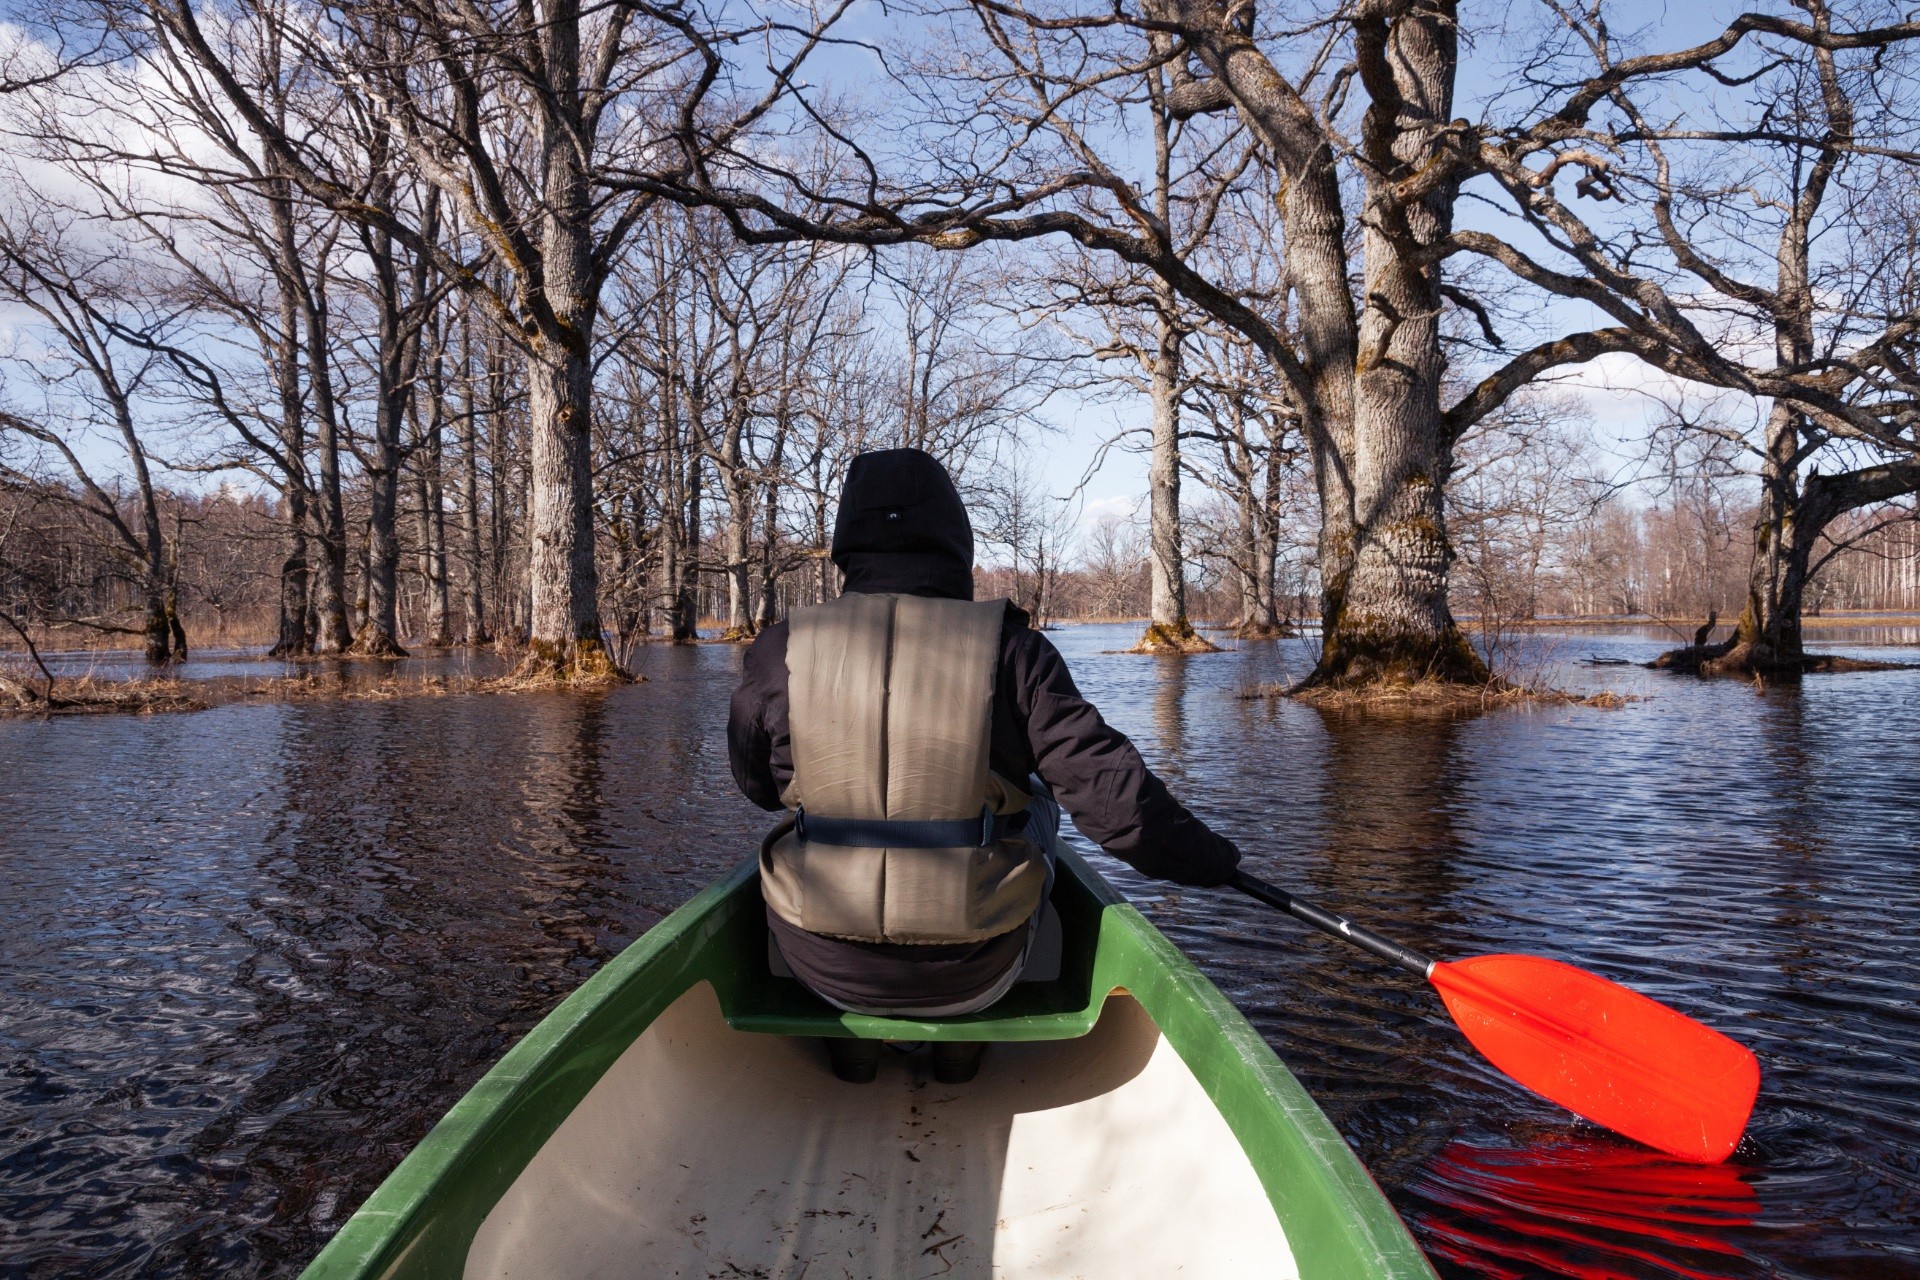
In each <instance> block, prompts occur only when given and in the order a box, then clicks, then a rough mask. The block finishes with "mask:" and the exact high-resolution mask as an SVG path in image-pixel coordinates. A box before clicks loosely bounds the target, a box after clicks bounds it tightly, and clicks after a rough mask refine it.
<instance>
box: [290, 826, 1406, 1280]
mask: <svg viewBox="0 0 1920 1280" xmlns="http://www.w3.org/2000/svg"><path fill="white" fill-rule="evenodd" d="M1052 901H1053V905H1054V908H1055V912H1056V914H1057V919H1058V928H1057V931H1054V932H1053V946H1052V948H1051V949H1052V950H1053V951H1054V953H1055V955H1054V957H1053V958H1051V959H1049V960H1047V961H1045V962H1044V963H1041V964H1036V965H1034V966H1032V967H1030V969H1029V971H1028V972H1029V974H1030V975H1031V974H1033V973H1034V971H1035V970H1040V971H1041V976H1040V977H1039V978H1038V979H1037V980H1033V981H1025V982H1022V983H1020V984H1019V985H1017V986H1015V987H1014V988H1013V990H1012V991H1011V992H1010V993H1009V994H1008V995H1007V996H1006V997H1005V998H1004V999H1002V1000H1001V1001H1000V1002H999V1003H998V1004H997V1005H995V1006H994V1007H993V1008H991V1009H989V1010H986V1011H984V1012H982V1013H979V1014H974V1015H970V1016H967V1017H961V1018H953V1019H945V1020H940V1021H928V1020H919V1019H893V1018H875V1017H866V1016H862V1015H857V1014H844V1013H840V1012H838V1011H836V1010H834V1009H832V1008H830V1007H829V1006H827V1005H826V1004H824V1003H822V1002H821V1001H819V1000H817V999H815V998H814V997H813V996H811V995H810V994H809V993H808V992H807V991H806V990H805V989H804V988H802V987H801V986H800V985H799V984H798V983H797V982H795V981H794V980H793V979H792V978H791V977H782V976H779V974H778V973H777V972H776V969H777V968H778V966H777V963H776V962H775V961H773V960H772V959H770V953H769V947H768V935H767V930H766V922H765V918H764V915H763V912H762V907H761V902H760V892H759V882H758V879H757V871H756V869H755V866H754V864H753V863H752V862H751V861H749V862H747V863H745V864H743V865H742V866H740V867H739V868H738V869H737V870H735V871H734V872H733V873H732V874H731V875H729V876H727V877H725V878H723V879H722V880H720V881H719V882H718V883H716V884H714V885H712V886H711V887H709V888H708V889H706V890H704V891H703V892H701V893H700V894H699V895H698V896H697V897H695V898H694V899H693V900H692V901H690V902H688V903H687V904H686V905H685V906H683V907H681V908H680V909H679V910H678V911H676V912H674V913H673V914H672V915H671V916H669V917H667V919H665V920H663V921H662V922H661V923H660V924H658V925H656V926H655V927H654V928H653V929H651V930H649V931H648V932H647V933H646V935H645V936H643V937H642V938H641V939H640V940H639V941H637V942H635V943H634V944H633V945H632V946H630V947H628V948H627V949H626V950H625V951H624V952H622V953H621V955H620V956H619V957H618V958H616V959H615V960H613V961H612V962H610V963H609V964H607V965H606V966H605V967H604V968H603V969H601V970H600V972H598V973H597V974H595V975H594V976H593V977H592V978H591V979H590V980H589V981H588V982H587V983H586V984H585V985H583V986H582V987H581V988H580V989H579V990H578V991H576V992H574V993H573V994H572V995H571V996H569V997H568V998H567V999H566V1001H565V1002H563V1003H562V1004H561V1005H560V1006H559V1008H557V1009H556V1010H555V1011H554V1012H553V1013H552V1014H551V1015H550V1016H548V1017H547V1018H546V1019H545V1020H543V1021H542V1022H541V1023H540V1024H539V1025H538V1026H537V1027H535V1028H534V1029H533V1030H532V1031H531V1032H529V1033H528V1034H527V1036H526V1038H525V1039H523V1040H522V1041H520V1043H519V1044H517V1045H516V1046H514V1048H513V1049H512V1050H510V1051H509V1052H508V1053H507V1055H506V1056H505V1057H503V1058H502V1059H501V1060H500V1062H499V1064H498V1065H496V1066H495V1067H494V1068H493V1069H492V1070H491V1071H489V1072H488V1073H487V1074H486V1076H485V1077H484V1078H483V1079H482V1080H481V1081H480V1082H479V1083H478V1084H477V1085H475V1086H474V1087H473V1090H472V1091H471V1092H470V1093H468V1094H467V1095H466V1097H464V1098H462V1099H461V1100H460V1102H459V1103H458V1104H456V1105H455V1106H454V1108H453V1109H452V1110H451V1111H449V1112H448V1113H447V1115H446V1116H445V1118H444V1119H442V1120H441V1121H440V1123H439V1124H438V1125H437V1126H435V1128H434V1130H433V1131H432V1132H431V1133H430V1134H428V1135H427V1137H426V1139H425V1140H424V1141H422V1142H421V1144H420V1145H419V1147H417V1148H416V1149H415V1150H414V1151H413V1152H412V1154H410V1155H409V1156H408V1157H407V1158H406V1160H405V1161H403V1162H402V1163H401V1164H400V1166H399V1167H398V1168H397V1169H395V1170H394V1172H393V1174H392V1175H391V1176H390V1177H388V1178H387V1180H386V1181H385V1182H384V1183H382V1184H381V1186H380V1187H379V1189H378V1190H376V1191H375V1192H374V1193H373V1195H372V1196H371V1197H369V1198H368V1200H367V1202H366V1203H365V1204H364V1205H363V1206H362V1207H361V1208H360V1210H359V1212H357V1213H355V1214H354V1215H353V1217H352V1218H351V1219H350V1220H349V1221H348V1222H347V1223H346V1225H345V1226H343V1227H342V1228H341V1229H340V1231H339V1233H338V1234H337V1235H336V1236H335V1237H334V1238H333V1240H332V1242H331V1243H329V1244H328V1245H327V1247H326V1248H325V1250H324V1251H322V1252H321V1254H320V1255H319V1257H317V1258H316V1259H315V1260H314V1262H313V1264H312V1265H311V1266H309V1267H308V1268H307V1270H306V1272H305V1276H306V1280H347V1278H352V1280H375V1278H376V1277H378V1278H379V1280H413V1278H423V1280H424V1278H429V1277H431V1278H434V1280H442V1278H445V1280H451V1278H453V1277H462V1278H464V1280H482V1278H486V1280H496V1278H497V1280H507V1278H508V1277H540V1278H555V1280H557V1278H562V1277H580V1278H585V1277H649V1278H651V1277H689V1278H691V1277H701V1278H702V1280H704V1278H706V1277H721V1276H762V1277H771V1278H788V1280H800V1278H801V1277H804V1278H805V1280H872V1278H874V1277H886V1278H888V1280H893V1278H896V1277H899V1278H904V1277H931V1276H946V1277H962V1278H964V1277H996V1278H1002V1280H1006V1278H1014V1277H1018V1278H1022V1280H1024V1278H1029V1277H1031V1278H1038V1277H1047V1278H1049V1280H1062V1278H1067V1277H1078V1276H1084V1277H1089V1278H1092V1277H1099V1278H1100V1280H1114V1278H1116V1277H1122V1278H1123V1277H1141V1278H1143V1280H1144V1278H1146V1277H1154V1278H1155V1280H1158V1278H1160V1277H1167V1276H1175V1275H1186V1276H1198V1277H1226V1276H1232V1277H1242V1276H1249V1277H1250V1276H1260V1277H1295V1276H1298V1277H1305V1278H1306V1280H1366V1278H1370V1277H1382V1278H1400V1277H1431V1276H1432V1275H1433V1272H1432V1270H1431V1269H1430V1268H1429V1267H1428V1265H1427V1262H1426V1259H1425V1258H1424V1257H1423V1256H1422V1255H1421V1253H1420V1250H1419V1248H1418V1247H1417V1246H1416V1245H1415V1244H1414V1242H1413V1240H1412V1238H1411V1237H1410V1236H1409V1235H1408V1234H1407V1230H1406V1228H1405V1226H1404V1225H1403V1224H1402V1223H1401V1221H1400V1219H1399V1218H1398V1216H1396V1215H1395V1213H1394V1211H1393V1209H1392V1208H1391V1206H1389V1205H1388V1203H1387V1201H1386V1198H1385V1197H1384V1196H1383V1195H1382V1194H1381V1193H1380V1190H1379V1188H1378V1187H1376V1186H1375V1185H1374V1183H1373V1180H1372V1179H1371V1178H1370V1177H1369V1176H1368V1174H1367V1171H1366V1169H1365V1168H1364V1167H1363V1166H1362V1165H1361V1163H1360V1161H1359V1160H1358V1159H1357V1158H1356V1157H1355V1156H1354V1154H1353V1153H1352V1151H1351V1150H1349V1149H1348V1147H1347V1144H1346V1142H1345V1141H1343V1140H1342V1139H1341V1137H1340V1135H1339V1133H1338V1132H1336V1131H1335V1129H1334V1128H1333V1126H1332V1124H1331V1123H1329V1122H1328V1120H1327V1118H1326V1116H1325V1115H1323V1114H1322V1113H1321V1111H1320V1109H1319V1108H1318V1107H1317V1106H1316V1105H1315V1104H1314V1102H1313V1100H1312V1099H1311V1098H1310V1097H1308V1096H1307V1093H1306V1091H1305V1090H1304V1089H1302V1088H1301V1086H1300V1084H1299V1082H1298V1081H1296V1080H1295V1079H1294V1078H1293V1076H1292V1074H1291V1073H1290V1072H1288V1070H1287V1069H1286V1067H1285V1066H1284V1065H1282V1063H1281V1062H1280V1060H1279V1059H1278V1058H1277V1057H1275V1056H1274V1054H1273V1051H1272V1050H1271V1049H1269V1048H1268V1047H1267V1045H1266V1043H1265V1042H1264V1041H1263V1040H1262V1039H1261V1038H1260V1036H1259V1035H1258V1033H1256V1032H1255V1031H1254V1029H1253V1028H1252V1027H1251V1026H1250V1025H1249V1024H1248V1023H1247V1021H1246V1019H1245V1018H1243V1017H1241V1016H1240V1014H1239V1012H1238V1011H1237V1010H1235V1009H1234V1007H1233V1006H1232V1004H1230V1003H1229V1002H1228V1001H1227V999H1226V997H1225V996H1223V995H1222V994H1221V993H1220V991H1219V990H1218V989H1217V988H1216V987H1214V985H1213V984H1212V983H1210V982H1208V981H1207V979H1206V978H1204V977H1203V976H1201V974H1200V973H1199V971H1198V970H1196V969H1195V968H1194V967H1193V965H1192V964H1191V963H1190V962H1189V961H1188V960H1187V959H1186V957H1185V956H1183V955H1182V954H1181V953H1180V951H1179V950H1178V949H1177V948H1175V947H1174V946H1173V944H1172V943H1170V942H1168V941H1167V939H1166V938H1165V937H1164V936H1163V935H1161V933H1160V932H1159V931H1158V930H1156V929H1155V928H1154V927H1153V926H1152V925H1151V924H1149V923H1148V922H1147V920H1146V919H1145V918H1144V917H1143V916H1142V915H1141V914H1140V913H1139V912H1138V911H1137V910H1135V909H1134V908H1133V907H1131V906H1129V905H1128V904H1127V903H1126V901H1125V900H1124V899H1122V898H1121V897H1120V895H1119V894H1118V893H1116V892H1115V891H1114V890H1113V888H1112V886H1110V885H1109V884H1107V882H1106V881H1105V880H1103V879H1102V878H1101V877H1100V875H1099V874H1098V873H1097V872H1096V871H1094V870H1093V869H1092V868H1091V867H1090V866H1089V865H1088V864H1087V863H1086V862H1085V861H1084V860H1082V859H1081V858H1079V857H1076V856H1075V855H1074V854H1073V853H1071V852H1066V853H1064V854H1063V855H1062V857H1061V859H1060V865H1059V875H1058V877H1057V879H1056V882H1055V886H1054V892H1053V899H1052ZM1050 928H1051V926H1050ZM836 1036H857V1037H863V1038H868V1039H884V1040H887V1041H889V1042H891V1049H892V1050H893V1051H889V1052H886V1053H884V1054H882V1058H883V1062H882V1069H881V1072H880V1076H879V1079H878V1080H876V1081H874V1082H872V1083H869V1084H848V1083H843V1082H841V1081H840V1080H838V1079H836V1078H835V1077H834V1076H833V1074H832V1073H831V1072H830V1071H829V1069H828V1055H827V1053H826V1052H825V1049H824V1047H823V1045H822V1042H821V1038H823V1037H836ZM937 1040H967V1041H986V1042H989V1048H988V1050H987V1054H986V1058H985V1061H984V1064H983V1065H982V1066H981V1068H980V1071H979V1074H978V1076H977V1077H975V1078H974V1079H973V1080H972V1081H970V1082H968V1083H966V1084H959V1085H943V1084H940V1083H938V1082H937V1081H935V1080H934V1079H933V1078H932V1075H931V1072H930V1068H929V1063H928V1059H929V1057H930V1053H929V1052H928V1051H927V1050H926V1049H924V1048H922V1049H920V1050H919V1051H913V1050H912V1046H913V1045H915V1044H920V1045H925V1044H926V1043H927V1042H931V1041H937Z"/></svg>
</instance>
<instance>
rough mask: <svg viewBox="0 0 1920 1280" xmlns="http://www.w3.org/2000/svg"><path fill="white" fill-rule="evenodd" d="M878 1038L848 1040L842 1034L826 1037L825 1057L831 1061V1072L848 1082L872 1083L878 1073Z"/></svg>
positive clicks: (880, 1045) (879, 1044)
mask: <svg viewBox="0 0 1920 1280" xmlns="http://www.w3.org/2000/svg"><path fill="white" fill-rule="evenodd" d="M881 1048H882V1044H881V1042H880V1041H878V1040H849V1039H847V1038H846V1037H844V1036H829V1037H828V1038H827V1057H828V1058H829V1059H831V1060H832V1062H833V1074H834V1075H836V1076H838V1077H839V1078H840V1079H842V1080H845V1081H846V1082H847V1083H848V1084H872V1083H873V1080H874V1077H875V1076H877V1075H879V1074H880V1050H881Z"/></svg>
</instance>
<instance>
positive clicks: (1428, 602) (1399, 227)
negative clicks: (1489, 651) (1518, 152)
mask: <svg viewBox="0 0 1920 1280" xmlns="http://www.w3.org/2000/svg"><path fill="white" fill-rule="evenodd" d="M1456 40H1457V36H1456V31H1455V28H1454V25H1453V6H1452V3H1451V0H1430V2H1426V3H1422V2H1420V0H1416V3H1415V4H1413V5H1410V6H1409V8H1408V10H1407V11H1406V12H1404V13H1402V14H1400V15H1399V16H1397V17H1396V18H1394V19H1393V20H1392V21H1391V22H1390V21H1389V20H1388V19H1387V18H1386V17H1384V16H1375V17H1371V18H1368V19H1364V20H1361V21H1359V22H1357V23H1356V24H1355V41H1356V44H1355V48H1356V57H1357V61H1358V62H1359V64H1360V66H1361V74H1362V77H1363V78H1365V79H1368V80H1369V81H1370V82H1372V81H1375V80H1378V81H1380V82H1381V83H1379V84H1373V85H1372V86H1371V87H1372V92H1371V94H1370V96H1371V97H1372V99H1373V105H1372V106H1370V107H1369V108H1368V111H1367V114H1366V118H1365V122H1364V124H1363V126H1362V148H1363V150H1364V151H1365V152H1366V159H1367V161H1368V164H1367V166H1366V172H1367V187H1366V200H1367V205H1368V212H1367V216H1366V217H1365V218H1363V219H1362V224H1363V227H1364V231H1363V248H1364V253H1365V262H1366V270H1365V280H1364V285H1363V288H1362V294H1361V296H1362V297H1363V298H1364V299H1365V305H1364V307H1363V308H1362V309H1361V312H1360V322H1359V329H1358V334H1357V337H1358V347H1357V354H1356V358H1355V363H1354V369H1355V373H1356V376H1355V379H1354V404H1353V446H1354V447H1353V453H1352V476H1353V517H1354V523H1353V534H1352V550H1353V555H1352V560H1351V568H1350V570H1349V571H1348V573H1347V575H1346V577H1345V581H1344V583H1341V584H1339V586H1338V587H1337V588H1336V590H1335V592H1334V593H1333V594H1334V599H1333V600H1332V601H1331V602H1330V603H1331V604H1332V606H1333V607H1332V608H1331V610H1330V611H1329V612H1328V614H1327V616H1326V617H1325V618H1324V620H1323V625H1324V627H1325V631H1324V636H1323V640H1322V649H1321V657H1320V663H1319V666H1318V667H1317V668H1316V669H1315V671H1314V673H1313V675H1312V676H1311V677H1310V680H1309V682H1310V683H1316V684H1327V685H1335V686H1349V685H1363V684H1411V683H1415V682H1418V681H1424V680H1438V681H1444V682H1472V683H1479V682H1484V681H1485V680H1486V679H1487V678H1488V676H1487V670H1486V666H1485V664H1484V663H1482V662H1481V660H1480V657H1479V655H1478V654H1476V653H1475V652H1474V650H1473V646H1472V645H1471V644H1469V643H1468V642H1467V639H1466V637H1465V635H1463V634H1462V633H1461V631H1460V628H1459V627H1458V626H1457V625H1456V624H1455V623H1454V620H1453V615H1452V613H1451V612H1450V611H1449V609H1448V607H1447V570H1448V566H1449V564H1450V562H1451V560H1452V552H1451V550H1450V548H1449V547H1448V544H1447V531H1446V514H1445V509H1444V503H1443V496H1442V495H1443V489H1442V486H1443V485H1444V484H1445V482H1446V478H1447V475H1448V472H1449V471H1450V470H1451V468H1452V457H1451V449H1450V447H1449V445H1448V443H1447V438H1446V434H1445V430H1444V427H1443V423H1442V421H1441V412H1440V379H1441V375H1442V372H1443V370H1444V367H1445V360H1444V358H1443V357H1442V355H1441V352H1440V311H1441V296H1440V269H1439V266H1438V265H1437V263H1435V262H1434V261H1433V260H1432V258H1431V256H1430V255H1429V254H1428V253H1427V252H1426V251H1427V249H1428V248H1429V247H1430V246H1432V245H1434V244H1436V243H1438V242H1439V241H1440V240H1441V239H1443V238H1444V237H1445V236H1446V235H1447V234H1448V233H1449V231H1450V229H1451V226H1452V218H1453V203H1454V195H1455V191H1456V186H1457V184H1456V183H1454V182H1452V181H1442V182H1441V183H1439V184H1437V185H1435V186H1434V187H1432V188H1431V189H1430V190H1428V192H1427V193H1426V194H1425V195H1424V196H1419V197H1415V198H1412V199H1408V198H1406V197H1404V196H1403V195H1401V194H1400V192H1399V190H1398V188H1400V187H1401V186H1402V184H1405V183H1409V182H1413V181H1415V180H1416V179H1417V177H1418V175H1419V174H1421V173H1422V172H1424V171H1427V170H1428V169H1429V168H1430V167H1431V166H1436V165H1442V164H1444V163H1445V162H1446V157H1445V156H1444V154H1443V153H1442V151H1441V149H1440V148H1441V146H1442V145H1443V143H1442V138H1443V136H1444V135H1443V131H1444V129H1445V128H1446V127H1447V124H1448V121H1449V120H1450V119H1451V116H1452V108H1453V80H1454V72H1455V67H1456V62H1457V57H1456V54H1457V49H1456Z"/></svg>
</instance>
